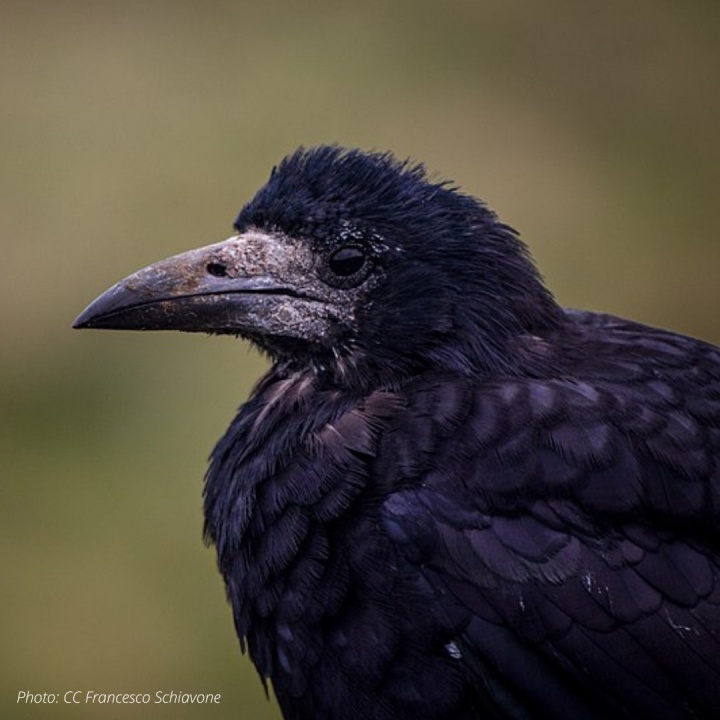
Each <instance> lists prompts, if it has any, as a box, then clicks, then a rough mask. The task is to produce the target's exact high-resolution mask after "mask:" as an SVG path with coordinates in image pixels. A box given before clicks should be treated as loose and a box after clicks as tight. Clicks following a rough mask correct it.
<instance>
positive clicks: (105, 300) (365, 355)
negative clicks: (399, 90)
mask: <svg viewBox="0 0 720 720" xmlns="http://www.w3.org/2000/svg"><path fill="white" fill-rule="evenodd" d="M560 319H561V311H560V309H559V307H558V306H557V305H556V304H555V302H554V300H553V299H552V296H551V295H550V294H549V292H548V291H547V290H546V289H545V288H544V286H543V284H542V282H541V280H540V278H539V276H538V273H537V271H536V270H535V267H534V265H533V263H532V261H531V260H530V258H529V256H528V254H527V251H526V248H525V246H524V245H523V243H522V242H521V241H520V240H519V238H518V237H517V235H516V234H515V232H514V231H513V230H512V229H511V228H510V227H508V226H507V225H504V224H502V223H501V222H500V221H499V220H498V219H497V217H496V216H495V214H494V213H493V212H492V211H490V210H489V209H488V208H487V207H486V206H485V205H484V204H482V203H481V202H480V201H478V200H476V199H475V198H472V197H470V196H468V195H465V194H463V193H461V192H459V191H458V190H457V189H456V188H455V187H453V186H451V185H449V184H448V183H446V182H436V181H433V180H431V179H429V178H428V177H427V175H426V173H425V170H424V168H423V166H422V165H418V164H412V163H409V162H399V161H397V160H396V159H394V158H393V157H392V156H391V155H389V154H385V153H364V152H360V151H357V150H350V151H347V150H343V149H341V148H339V147H336V146H321V147H317V148H313V149H309V150H306V149H302V148H301V149H300V150H298V151H296V152H295V153H294V154H292V155H290V156H289V157H287V158H285V159H284V160H283V161H282V162H281V163H280V164H279V165H278V166H277V167H275V168H274V169H273V171H272V173H271V175H270V178H269V180H268V182H267V184H266V185H265V186H264V187H263V188H261V189H260V190H259V191H258V193H257V194H256V195H255V197H254V198H253V199H252V200H251V201H250V202H249V203H247V204H246V205H245V206H244V207H243V208H242V210H241V211H240V213H239V215H238V216H237V219H236V220H235V224H234V233H233V234H232V235H231V237H229V238H228V239H227V240H224V241H223V242H219V243H216V244H213V245H208V246H205V247H202V248H199V249H196V250H191V251H189V252H185V253H182V254H180V255H175V256H173V257H171V258H168V259H166V260H162V261H160V262H158V263H155V264H153V265H150V266H148V267H146V268H144V269H142V270H140V271H138V272H136V273H135V274H133V275H130V276H129V277H127V278H125V279H124V280H122V281H120V282H119V283H117V284H116V285H114V286H113V287H112V288H110V289H109V290H108V291H107V292H105V293H104V294H103V295H101V296H100V297H99V298H97V299H96V300H95V301H94V302H93V303H92V304H91V305H90V306H89V307H88V308H87V309H86V310H85V311H84V312H83V313H82V314H81V315H80V317H79V318H78V319H77V320H76V321H75V325H74V326H75V327H78V328H109V329H136V330H183V331H190V332H209V333H218V334H233V335H238V336H241V337H244V338H247V339H249V340H251V341H252V342H253V343H255V344H256V345H257V346H259V347H260V348H262V349H263V350H265V351H266V352H268V353H269V354H270V355H271V357H272V359H273V360H274V361H275V362H276V363H278V364H282V365H284V366H287V367H291V368H292V367H307V368H311V369H312V370H313V371H314V372H316V373H317V374H320V375H323V376H324V377H327V378H329V379H330V380H331V381H333V382H336V383H340V384H348V385H353V384H361V385H367V384H373V383H388V382H390V383H392V382H394V381H398V380H400V379H402V378H403V377H405V376H407V375H408V374H410V373H416V372H422V371H423V370H425V369H429V368H441V369H444V370H447V371H451V372H459V373H462V374H483V373H490V372H512V368H513V367H514V366H515V365H516V360H517V357H518V355H519V354H522V352H523V349H522V348H523V342H522V339H523V338H528V337H534V338H537V337H541V336H543V335H544V334H546V333H547V332H549V331H552V330H553V329H554V328H556V327H557V326H558V324H559V323H560V321H561V320H560ZM526 364H527V363H526Z"/></svg>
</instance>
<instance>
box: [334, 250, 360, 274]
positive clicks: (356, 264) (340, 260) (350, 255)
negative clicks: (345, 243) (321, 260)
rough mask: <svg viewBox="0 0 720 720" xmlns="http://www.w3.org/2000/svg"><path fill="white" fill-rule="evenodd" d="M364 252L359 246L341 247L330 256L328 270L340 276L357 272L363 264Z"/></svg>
mask: <svg viewBox="0 0 720 720" xmlns="http://www.w3.org/2000/svg"><path fill="white" fill-rule="evenodd" d="M365 260H366V258H365V253H364V252H363V251H362V250H361V249H360V248H359V247H343V248H340V249H339V250H336V251H335V252H334V253H333V254H332V255H331V256H330V261H329V265H330V270H332V271H333V272H334V273H335V275H338V276H339V277H342V278H347V277H350V276H351V275H355V273H357V272H359V271H360V270H361V269H362V267H363V266H364V265H365Z"/></svg>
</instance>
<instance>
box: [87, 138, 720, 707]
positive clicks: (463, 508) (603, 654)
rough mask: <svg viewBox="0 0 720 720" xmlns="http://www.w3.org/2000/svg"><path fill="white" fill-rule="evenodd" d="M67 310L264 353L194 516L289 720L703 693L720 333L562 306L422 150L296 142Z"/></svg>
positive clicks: (717, 613) (713, 575)
mask: <svg viewBox="0 0 720 720" xmlns="http://www.w3.org/2000/svg"><path fill="white" fill-rule="evenodd" d="M76 327H89V328H115V329H138V330H162V329H177V330H186V331H202V332H210V333H229V334H233V335H239V336H241V337H244V338H248V339H250V340H251V341H252V342H253V343H254V344H255V345H257V346H258V347H260V348H261V349H262V350H264V351H265V352H266V353H267V354H268V355H269V356H270V358H271V360H272V367H271V369H270V370H269V372H268V373H267V374H266V375H265V376H264V377H263V378H262V380H260V382H259V383H258V385H257V387H256V388H255V390H254V391H253V393H252V395H251V397H250V399H249V400H248V401H247V403H245V405H243V406H242V407H241V409H240V411H239V413H238V415H237V417H236V418H235V420H234V421H233V422H232V424H231V425H230V428H229V430H228V431H227V434H226V435H225V437H224V438H223V439H222V440H221V441H220V442H219V444H218V445H217V447H216V448H215V451H214V452H213V454H212V458H211V464H210V469H209V471H208V474H207V478H206V484H205V533H206V536H207V538H208V540H209V541H210V542H212V543H214V545H215V546H216V549H217V555H218V564H219V568H220V570H221V572H222V574H223V576H224V578H225V582H226V584H227V593H228V597H229V600H230V602H231V604H232V608H233V613H234V619H235V627H236V628H237V633H238V635H239V637H240V643H241V645H242V647H243V650H244V649H245V648H247V650H248V651H249V653H250V657H251V658H252V660H253V662H254V663H255V666H256V668H257V670H258V672H259V673H260V675H261V677H262V678H263V682H266V680H268V679H269V680H270V681H271V683H272V685H273V688H274V690H275V693H276V694H277V697H278V700H279V703H280V706H281V709H282V712H283V714H284V716H285V717H286V718H294V719H298V720H299V719H303V720H310V719H313V720H323V719H326V718H327V719H330V718H342V719H343V720H354V719H356V718H357V719H358V720H370V719H375V720H383V719H388V720H389V719H390V718H393V719H395V720H397V719H403V718H410V719H411V720H422V719H424V718H428V719H430V718H433V719H436V718H451V719H453V720H462V719H465V718H496V719H497V718H513V719H520V718H522V719H529V718H534V719H546V718H552V719H556V720H560V719H564V720H581V719H586V718H612V719H613V720H615V719H617V718H643V719H645V718H648V719H650V718H652V719H654V720H657V719H666V718H667V719H670V718H673V719H674V718H677V719H681V718H685V719H689V718H696V719H697V718H718V717H720V559H719V557H718V550H719V549H720V512H719V511H720V350H719V349H718V348H716V347H713V346H711V345H709V344H707V343H704V342H701V341H699V340H695V339H692V338H689V337H685V336H682V335H678V334H675V333H672V332H668V331H664V330H658V329H655V328H651V327H647V326H644V325H641V324H639V323H635V322H632V321H629V320H623V319H620V318H617V317H613V316H610V315H601V314H595V313H589V312H578V311H572V310H565V309H563V308H561V307H560V306H559V305H557V304H556V302H555V300H554V299H553V297H552V295H551V294H550V292H548V290H546V289H545V287H544V286H543V283H542V281H541V279H540V277H539V275H538V273H537V271H536V269H535V267H534V265H533V263H532V261H531V260H530V258H529V256H528V253H527V250H526V248H525V246H524V245H523V243H522V242H521V241H520V240H519V238H518V236H517V234H516V233H515V232H514V231H513V230H512V228H510V227H508V226H507V225H504V224H502V223H501V222H500V221H499V220H498V218H497V217H496V216H495V214H493V212H491V211H490V210H489V209H488V208H487V207H486V206H485V205H483V204H482V203H481V202H479V201H478V200H476V199H474V198H472V197H469V196H467V195H465V194H463V193H461V192H460V191H459V190H458V189H456V188H455V187H453V186H451V185H449V184H447V183H444V182H435V181H432V180H431V179H428V177H427V176H426V174H425V171H424V169H423V167H422V166H420V165H414V164H411V163H407V162H398V161H397V160H395V159H394V158H393V157H392V156H391V155H389V154H380V153H363V152H360V151H356V150H350V151H347V150H343V149H341V148H338V147H334V146H333V147H318V148H315V149H310V150H305V149H300V150H298V151H297V152H296V153H295V154H293V155H291V156H290V157H288V158H286V159H285V160H283V161H282V162H281V163H280V164H279V165H278V166H277V167H276V168H275V169H274V170H273V172H272V174H271V176H270V179H269V181H268V183H267V184H266V185H265V186H264V187H263V188H262V189H261V190H260V191H259V192H258V193H257V195H256V196H255V197H254V199H252V200H251V201H250V202H249V203H248V204H247V205H245V206H244V207H243V209H242V210H241V211H240V214H239V215H238V217H237V220H236V221H235V232H234V234H233V236H232V237H230V238H229V239H228V240H225V241H224V242H221V243H218V244H216V245H210V246H208V247H204V248H201V249H199V250H192V251H190V252H187V253H184V254H181V255H177V256H175V257H172V258H170V259H167V260H163V261H161V262H159V263H157V264H155V265H152V266H150V267H148V268H145V269H144V270H140V271H139V272H137V273H135V274H134V275H132V276H130V277H128V278H127V279H125V280H123V281H122V282H120V283H118V284H117V285H115V286H114V287H113V288H111V289H110V290H108V291H107V292H106V293H105V294H104V295H102V296H101V297H100V298H98V299H97V300H96V301H95V302H94V303H93V304H92V305H90V307H89V308H88V309H87V310H86V311H85V312H84V313H83V314H82V315H81V316H80V317H79V318H78V320H77V321H76Z"/></svg>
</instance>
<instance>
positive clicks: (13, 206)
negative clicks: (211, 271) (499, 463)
mask: <svg viewBox="0 0 720 720" xmlns="http://www.w3.org/2000/svg"><path fill="white" fill-rule="evenodd" d="M718 37H720V4H718V2H717V0H706V1H700V0H698V1H695V2H683V3H678V2H670V1H669V0H653V1H650V0H635V1H634V2H625V1H624V0H609V1H606V2H603V3H597V2H575V1H573V0H549V1H548V2H532V0H513V1H510V2H507V1H502V0H496V1H489V0H487V1H485V0H483V1H477V2H472V1H471V0H445V1H442V2H441V1H437V2H428V1H425V0H413V1H411V0H405V1H399V2H393V1H392V0H384V1H380V0H364V1H363V2H355V3H343V2H304V3H301V2H295V3H293V2H290V0H286V1H285V2H272V1H269V2H260V1H254V2H245V1H244V0H232V1H229V0H228V1H227V2H212V1H209V2H194V3H191V2H169V1H168V2H153V1H152V0H145V2H122V3H121V2H102V0H98V1H97V2H87V3H83V2H65V1H63V0H58V1H57V2H47V3H43V2H32V0H29V1H25V2H17V3H12V2H4V1H2V2H0V90H1V95H0V329H1V331H2V335H1V339H0V473H1V478H0V482H1V485H0V488H1V490H2V496H1V498H2V499H1V502H0V717H3V718H15V717H17V718H33V719H37V720H44V719H45V718H53V719H57V720H64V719H65V718H81V719H83V718H98V719H100V720H104V719H106V718H107V719H110V718H121V719H123V718H128V719H130V718H147V719H149V718H180V719H181V720H183V719H185V718H188V719H189V718H212V719H214V720H221V719H224V718H248V719H251V718H252V719H255V718H256V719H258V720H263V719H265V718H277V717H278V713H277V710H276V708H275V705H274V704H273V703H271V702H268V701H267V700H266V699H265V697H264V694H263V692H262V689H261V687H260V684H259V682H258V680H257V677H256V676H255V673H254V670H253V669H252V667H251V665H250V663H249V661H248V660H247V659H246V658H243V657H241V655H240V652H239V649H238V646H237V641H236V639H235V637H234V631H233V627H232V621H231V617H230V612H229V609H228V607H227V606H226V604H225V599H224V590H223V587H222V583H221V580H220V578H219V577H218V575H217V573H216V570H215V566H214V554H213V552H212V551H211V550H208V549H206V548H205V547H204V546H203V543H202V538H201V522H202V521H201V488H202V477H203V472H204V468H205V460H206V457H207V455H208V453H209V452H210V450H211V448H212V446H213V443H214V442H215V440H216V439H217V438H218V437H219V436H220V434H221V433H222V432H223V430H224V428H225V427H226V426H227V424H228V423H229V421H230V419H231V417H232V415H233V413H234V411H235V409H236V407H237V406H238V405H239V404H240V402H241V401H242V400H243V399H244V398H245V397H246V395H247V393H248V391H249V389H250V387H251V385H252V383H253V381H254V379H255V378H257V376H258V374H259V373H261V372H262V371H263V368H264V361H263V360H262V358H260V357H259V356H258V355H257V354H256V353H255V352H254V351H252V350H251V349H250V348H249V347H248V346H246V345H245V344H244V343H242V342H239V341H234V340H232V339H227V338H223V339H218V338H214V339H213V338H206V337H204V336H190V335H187V336H186V335H173V334H170V333H168V334H164V333H160V334H141V333H126V334H123V333H106V332H105V333H104V332H83V333H78V332H74V331H71V330H70V324H71V322H72V321H73V319H74V317H75V316H76V315H77V314H78V313H79V312H80V311H81V310H82V309H83V307H84V306H85V305H86V304H87V303H88V302H89V301H90V300H92V299H93V298H94V297H95V296H96V295H97V294H98V293H99V292H101V291H102V290H104V289H105V288H106V287H108V286H109V285H110V284H111V283H113V282H115V281H116V280H117V279H119V278H120V277H123V276H124V275H126V274H128V273H130V272H131V271H134V270H135V269H137V268H138V267H140V266H142V265H145V264H147V263H149V262H151V261H153V260H156V259H159V258H161V257H163V256H165V255H169V254H172V253H175V252H179V251H181V250H184V249H187V248H190V247H193V246H198V245H201V244H206V243H210V242H215V241H218V240H221V239H223V238H224V237H226V236H227V235H228V234H229V231H230V228H231V223H232V220H233V218H234V215H235V213H236V211H237V210H238V208H239V207H240V205H241V204H242V203H243V202H244V201H245V200H247V199H248V198H249V197H250V196H251V195H252V193H253V191H254V190H255V189H256V188H257V187H259V185H260V184H262V182H263V181H264V180H265V178H266V177H267V175H268V172H269V170H270V168H271V166H272V165H273V163H275V162H277V161H278V160H279V159H280V158H281V157H282V156H283V155H284V154H286V153H287V152H289V151H291V150H293V149H294V148H295V147H296V146H298V145H299V144H305V145H311V144H316V143H321V142H339V143H342V144H345V145H352V146H360V147H363V148H377V149H391V150H393V151H395V152H396V153H397V154H398V155H400V156H402V157H406V156H412V157H414V158H416V159H420V160H423V161H425V162H426V164H427V165H428V167H429V168H430V169H432V170H433V171H436V172H437V173H438V174H439V175H440V176H444V177H450V178H453V179H455V180H456V181H457V182H458V183H460V185H461V186H462V187H463V188H464V189H465V190H466V191H468V192H470V193H474V194H477V195H479V196H481V197H483V198H484V199H485V200H487V201H488V202H489V204H490V205H491V206H492V207H494V208H495V209H497V210H498V212H499V213H500V214H501V216H502V218H503V219H504V220H505V221H507V222H508V223H510V224H511V225H513V226H514V227H516V228H517V229H518V230H519V231H521V233H522V234H523V236H524V238H525V239H526V240H527V242H528V243H529V245H530V247H531V249H532V252H533V254H534V256H535V257H536V259H537V261H538V263H539V264H540V266H541V268H542V270H543V272H544V274H545V277H546V278H547V280H548V282H549V284H550V285H551V287H552V288H553V289H554V291H555V292H556V294H557V296H558V298H559V299H560V301H561V302H562V303H564V304H566V305H570V306H575V307H586V308H591V309H603V310H608V311H611V312H615V313H619V314H622V315H627V316H631V317H634V318H638V319H640V320H643V321H646V322H649V323H654V324H658V325H662V326H667V327H672V328H675V329H678V330H681V331H684V332H687V333H691V334H695V335H700V336H702V337H705V338H707V339H709V340H711V341H714V342H716V343H717V342H720V319H719V317H718V316H719V313H720V292H718V286H719V284H720V283H719V277H720V232H719V231H720V219H719V217H718V213H719V212H720V183H719V180H720V142H719V141H718V128H720V90H719V88H720V77H719V76H720V44H719V43H718V40H717V39H718ZM21 690H29V691H32V692H36V693H41V692H53V693H64V692H65V691H68V690H82V691H83V693H84V692H85V691H87V690H95V691H97V692H143V691H147V692H153V693H154V692H155V691H156V690H165V691H170V690H175V691H179V690H182V691H185V692H215V693H221V695H222V702H221V704H220V705H219V706H215V707H202V706H201V707H197V706H194V707H193V706H178V705H174V706H170V707H161V706H158V705H152V706H150V707H149V708H146V707H140V708H138V707H130V706H124V707H112V706H111V707H107V706H105V707H103V706H98V705H96V706H92V705H85V704H82V705H76V706H71V705H64V704H62V703H61V704H59V705H54V706H51V705H42V706H37V705H36V706H30V705H23V704H21V705H18V704H17V703H16V698H17V694H18V692H19V691H21Z"/></svg>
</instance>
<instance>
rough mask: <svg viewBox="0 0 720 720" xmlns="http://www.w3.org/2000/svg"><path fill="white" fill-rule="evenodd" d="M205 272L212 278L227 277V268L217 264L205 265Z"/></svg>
mask: <svg viewBox="0 0 720 720" xmlns="http://www.w3.org/2000/svg"><path fill="white" fill-rule="evenodd" d="M206 270H207V271H208V273H210V275H212V276H214V277H227V267H226V266H225V265H223V264H222V263H219V262H211V263H208V264H207V268H206Z"/></svg>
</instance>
